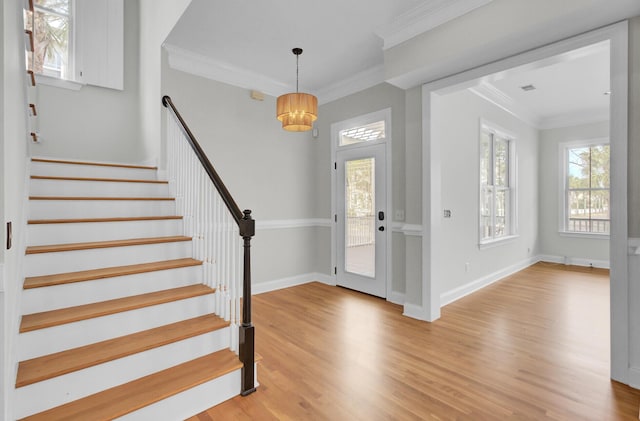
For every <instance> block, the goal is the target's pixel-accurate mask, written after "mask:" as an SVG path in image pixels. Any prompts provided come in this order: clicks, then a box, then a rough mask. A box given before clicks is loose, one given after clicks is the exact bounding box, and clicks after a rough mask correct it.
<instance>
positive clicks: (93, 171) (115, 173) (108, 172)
mask: <svg viewBox="0 0 640 421" xmlns="http://www.w3.org/2000/svg"><path fill="white" fill-rule="evenodd" d="M31 175H45V176H54V177H95V178H123V179H131V180H156V179H157V171H154V170H147V169H139V168H120V167H104V166H98V165H78V164H58V163H50V162H32V163H31Z"/></svg>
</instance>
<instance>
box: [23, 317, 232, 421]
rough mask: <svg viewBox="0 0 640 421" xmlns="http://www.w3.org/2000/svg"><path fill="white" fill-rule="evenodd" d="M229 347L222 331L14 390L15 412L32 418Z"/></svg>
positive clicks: (226, 333)
mask: <svg viewBox="0 0 640 421" xmlns="http://www.w3.org/2000/svg"><path fill="white" fill-rule="evenodd" d="M228 347H229V328H225V329H220V330H217V331H215V332H208V333H206V334H203V335H200V336H196V337H193V338H189V339H185V340H183V341H179V342H175V343H172V344H168V345H165V346H162V347H158V348H153V349H150V350H147V351H145V352H142V353H138V354H134V355H129V356H127V357H124V358H120V359H117V360H114V361H109V362H107V363H104V364H100V365H97V366H94V367H89V368H86V369H84V370H80V371H76V372H73V373H69V374H65V375H62V376H58V377H55V378H52V379H49V380H45V381H42V382H39V383H34V384H32V385H28V386H25V387H21V388H18V389H16V412H17V415H18V417H19V418H21V417H25V416H28V415H32V414H35V413H38V412H41V411H44V410H47V409H50V408H53V407H56V406H59V405H63V404H65V403H67V402H71V401H73V400H76V399H80V398H83V397H85V396H89V395H91V394H94V393H97V392H100V391H102V390H106V389H109V388H112V387H115V386H118V385H121V384H123V383H127V382H130V381H132V380H135V379H137V378H139V377H143V376H147V375H149V374H153V373H155V372H157V371H161V370H164V369H167V368H170V367H173V366H176V365H178V364H182V363H184V362H187V361H190V360H192V359H195V358H199V357H202V356H204V355H207V354H210V353H212V352H216V351H219V350H222V349H225V348H228ZM238 391H239V389H237V390H236V391H235V392H236V394H237V393H238ZM34 396H38V399H36V400H34V399H33V397H34ZM165 419H166V418H165Z"/></svg>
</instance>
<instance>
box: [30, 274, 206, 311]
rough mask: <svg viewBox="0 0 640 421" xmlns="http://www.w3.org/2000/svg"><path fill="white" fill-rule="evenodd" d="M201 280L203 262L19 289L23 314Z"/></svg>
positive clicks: (144, 292)
mask: <svg viewBox="0 0 640 421" xmlns="http://www.w3.org/2000/svg"><path fill="white" fill-rule="evenodd" d="M200 283H202V266H190V267H186V268H178V269H170V270H160V271H155V272H145V273H138V274H135V275H126V276H116V277H113V278H104V279H96V280H92V281H84V282H74V283H71V284H63V285H55V286H49V287H43V288H32V289H26V290H24V291H23V292H22V314H32V313H40V312H42V311H50V310H57V309H60V308H65V307H74V306H79V305H83V304H90V303H96V302H100V301H107V300H113V299H116V298H123V297H128V296H132V295H138V294H146V293H149V292H155V291H161V290H166V289H171V288H178V287H182V286H187V285H194V284H200Z"/></svg>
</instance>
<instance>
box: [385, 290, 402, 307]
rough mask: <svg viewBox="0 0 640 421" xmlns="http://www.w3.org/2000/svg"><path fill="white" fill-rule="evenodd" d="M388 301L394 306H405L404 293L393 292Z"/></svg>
mask: <svg viewBox="0 0 640 421" xmlns="http://www.w3.org/2000/svg"><path fill="white" fill-rule="evenodd" d="M387 301H389V302H391V303H393V304H399V305H404V293H403V292H398V291H391V294H390V295H389V296H388V297H387Z"/></svg>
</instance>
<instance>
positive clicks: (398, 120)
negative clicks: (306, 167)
mask: <svg viewBox="0 0 640 421" xmlns="http://www.w3.org/2000/svg"><path fill="white" fill-rule="evenodd" d="M385 108H391V126H392V134H391V136H392V141H391V142H392V143H391V156H392V163H391V165H392V176H391V177H392V197H393V199H392V203H393V210H394V211H395V210H405V208H406V203H405V123H406V121H405V92H404V91H403V90H402V89H398V88H396V87H394V86H391V85H389V84H386V83H383V84H379V85H376V86H374V87H372V88H369V89H366V90H364V91H361V92H358V93H356V94H353V95H349V96H347V97H344V98H341V99H338V100H335V101H332V102H329V103H327V104H323V105H321V106H320V107H319V110H318V114H319V117H318V121H317V122H316V127H317V128H318V130H319V137H318V139H317V140H316V141H314V142H315V143H314V145H315V154H316V161H317V166H316V209H317V214H316V215H317V217H319V218H330V217H331V171H332V169H333V164H332V161H331V160H332V157H331V142H332V139H331V124H333V123H337V122H340V121H343V120H347V119H350V118H354V117H358V116H360V115H363V114H367V113H371V112H374V111H379V110H382V109H385ZM393 213H395V212H393ZM325 231H327V234H325V235H324V236H323V238H322V239H319V241H322V242H323V243H318V248H319V249H325V250H331V233H330V228H325ZM403 237H404V235H403V234H402V233H394V234H393V239H392V244H391V246H392V247H393V280H392V290H393V291H394V292H398V293H401V294H404V292H405V281H406V279H405V276H406V275H405V268H404V247H403V245H402V244H403V242H404V238H403ZM324 257H325V258H328V259H329V260H328V261H327V262H322V263H321V266H323V267H326V268H327V269H328V270H331V267H330V266H331V256H330V255H326V256H324ZM323 273H328V272H326V271H323Z"/></svg>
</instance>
